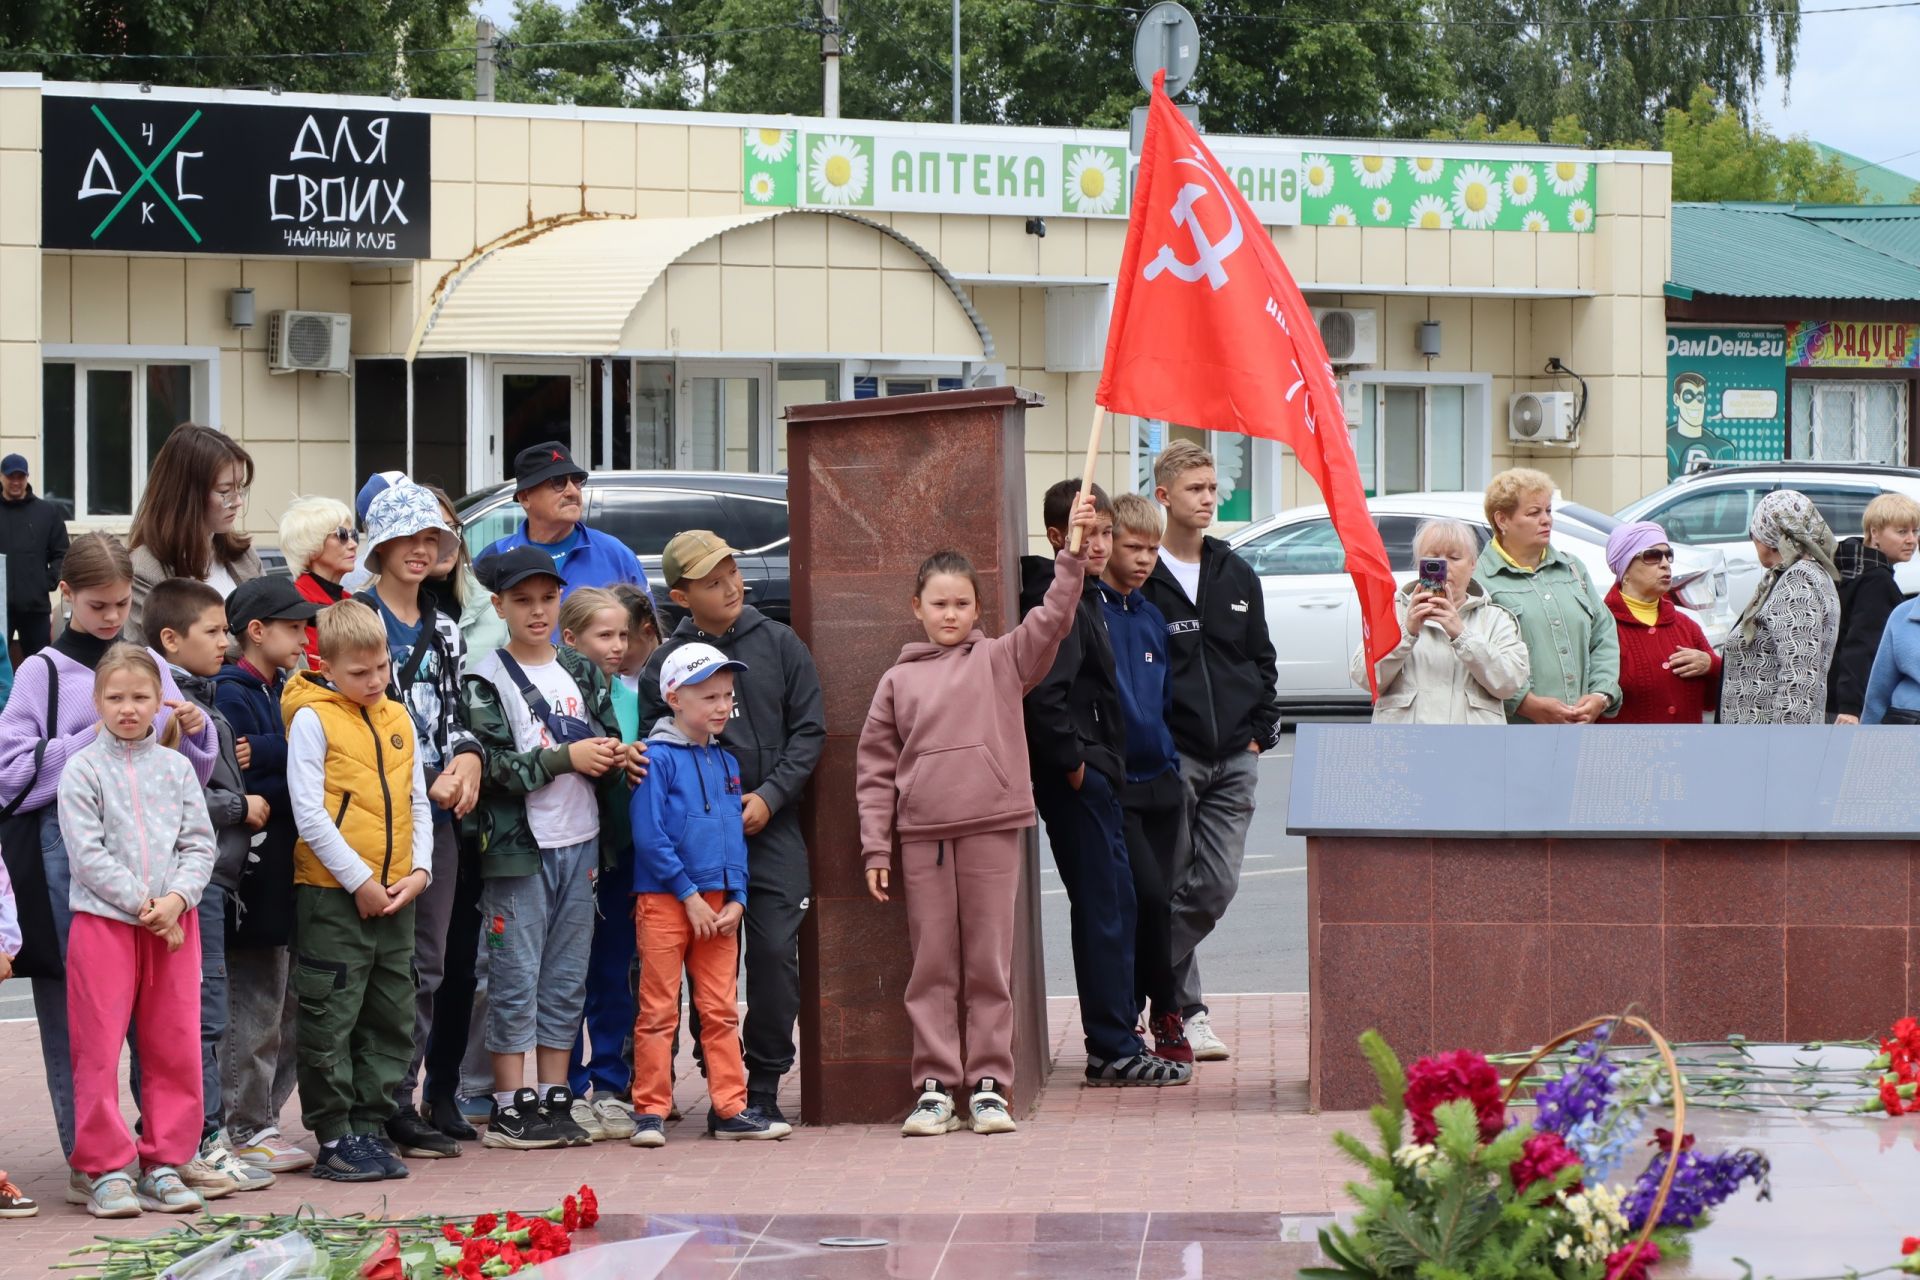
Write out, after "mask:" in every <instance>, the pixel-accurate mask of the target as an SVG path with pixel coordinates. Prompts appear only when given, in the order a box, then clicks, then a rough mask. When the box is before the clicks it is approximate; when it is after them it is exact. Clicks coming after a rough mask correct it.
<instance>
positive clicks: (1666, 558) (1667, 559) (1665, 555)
mask: <svg viewBox="0 0 1920 1280" xmlns="http://www.w3.org/2000/svg"><path fill="white" fill-rule="evenodd" d="M1640 561H1641V563H1642V564H1672V563H1673V548H1672V547H1666V548H1664V549H1663V548H1660V547H1655V548H1654V549H1653V550H1651V551H1642V552H1641V553H1640Z"/></svg>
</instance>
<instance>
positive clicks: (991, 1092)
mask: <svg viewBox="0 0 1920 1280" xmlns="http://www.w3.org/2000/svg"><path fill="white" fill-rule="evenodd" d="M968 1110H970V1111H971V1112H972V1113H973V1131H974V1132H975V1133H1012V1132H1013V1131H1014V1130H1015V1128H1017V1126H1016V1125H1015V1124H1014V1123H1013V1116H1012V1115H1010V1114H1009V1113H1008V1112H1007V1098H1006V1095H1005V1094H1003V1093H1001V1092H1000V1082H999V1081H998V1080H995V1079H994V1078H993V1077H992V1076H982V1077H980V1083H979V1084H976V1085H975V1086H973V1101H972V1102H971V1103H969V1104H968Z"/></svg>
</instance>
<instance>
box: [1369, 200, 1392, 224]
mask: <svg viewBox="0 0 1920 1280" xmlns="http://www.w3.org/2000/svg"><path fill="white" fill-rule="evenodd" d="M1392 217H1393V201H1391V200H1389V199H1387V198H1386V197H1385V196H1375V197H1374V198H1373V220H1374V221H1375V222H1386V221H1388V220H1389V219H1391V218H1392Z"/></svg>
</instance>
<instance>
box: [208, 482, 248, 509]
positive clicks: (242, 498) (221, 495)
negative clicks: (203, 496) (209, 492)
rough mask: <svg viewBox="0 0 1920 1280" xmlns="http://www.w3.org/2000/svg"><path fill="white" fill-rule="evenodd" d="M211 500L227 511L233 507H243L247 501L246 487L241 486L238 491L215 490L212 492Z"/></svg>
mask: <svg viewBox="0 0 1920 1280" xmlns="http://www.w3.org/2000/svg"><path fill="white" fill-rule="evenodd" d="M213 500H214V501H215V502H217V503H219V504H220V505H221V506H223V507H226V508H227V509H228V510H232V509H233V508H234V507H238V506H244V505H245V504H246V501H247V490H246V486H244V485H242V486H241V487H240V488H238V489H215V490H214V491H213Z"/></svg>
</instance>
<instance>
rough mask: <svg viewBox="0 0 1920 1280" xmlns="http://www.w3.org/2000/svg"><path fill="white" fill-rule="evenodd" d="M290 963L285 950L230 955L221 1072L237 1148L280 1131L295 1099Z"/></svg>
mask: <svg viewBox="0 0 1920 1280" xmlns="http://www.w3.org/2000/svg"><path fill="white" fill-rule="evenodd" d="M287 963H288V962H287V948H285V947H254V948H247V949H243V950H237V951H231V952H228V953H227V969H228V977H227V1002H228V1017H227V1052H226V1055H225V1056H224V1057H223V1058H222V1059H221V1063H220V1067H221V1071H222V1083H223V1085H224V1088H225V1096H226V1104H227V1133H228V1136H229V1137H231V1138H232V1139H233V1145H234V1146H236V1147H244V1146H246V1145H247V1143H249V1142H251V1141H252V1140H253V1137H254V1135H255V1134H257V1133H259V1132H260V1131H261V1130H263V1129H277V1128H279V1127H280V1113H281V1112H282V1111H284V1110H285V1109H286V1106H287V1099H289V1098H291V1097H292V1096H293V1086H294V1082H295V1066H296V1063H295V1055H294V1045H295V1027H294V1019H295V1018H296V1017H297V1016H298V1013H299V1009H300V1002H299V1001H298V1000H296V999H295V998H294V995H293V988H292V986H291V985H290V984H289V983H288V981H287Z"/></svg>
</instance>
